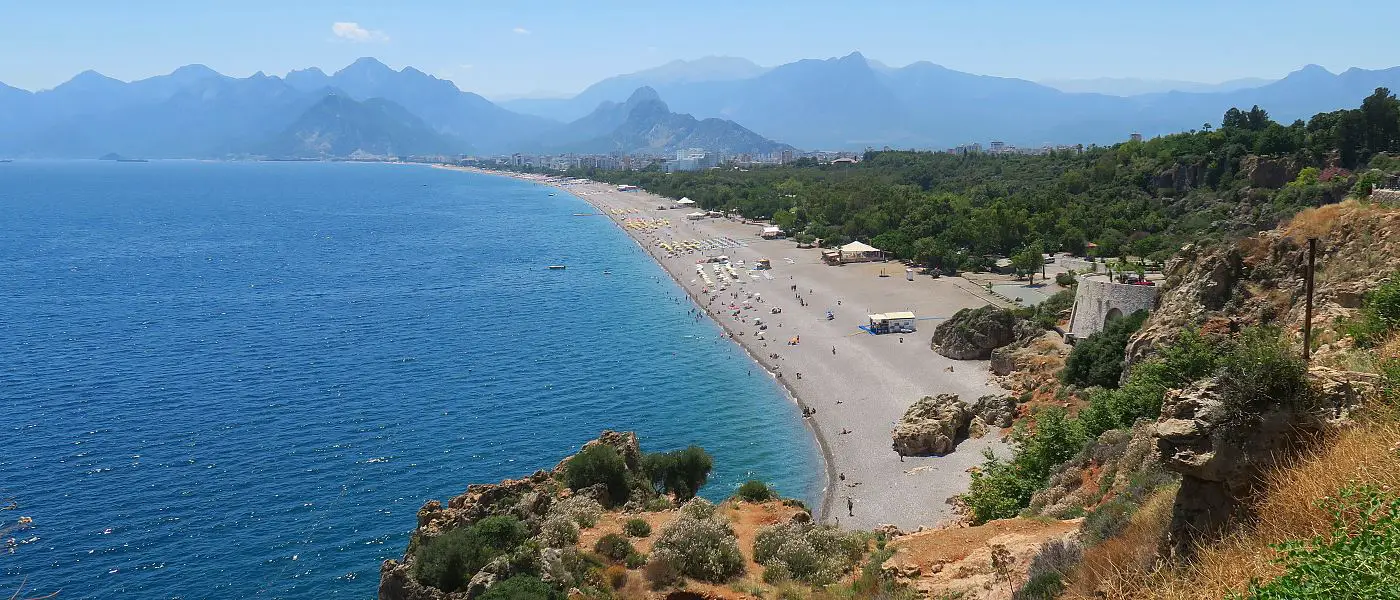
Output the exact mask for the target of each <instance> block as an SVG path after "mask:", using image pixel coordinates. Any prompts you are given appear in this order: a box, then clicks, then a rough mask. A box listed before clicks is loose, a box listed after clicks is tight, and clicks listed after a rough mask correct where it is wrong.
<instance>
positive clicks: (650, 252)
mask: <svg viewBox="0 0 1400 600" xmlns="http://www.w3.org/2000/svg"><path fill="white" fill-rule="evenodd" d="M437 168H440V169H446V170H457V171H466V172H469V173H476V174H479V175H492V176H497V177H509V178H511V179H516V180H519V181H526V182H530V183H534V184H537V185H543V186H545V187H550V188H554V189H559V190H561V191H564V192H566V193H568V194H569V195H570V196H573V197H574V198H576V199H578V200H580V201H582V202H583V203H585V204H587V205H589V206H591V207H593V209H594V210H597V211H599V212H600V213H602V214H601V216H605V217H607V219H608V221H609V222H611V223H612V224H613V226H614V227H616V228H618V230H620V231H621V232H622V234H623V235H624V236H626V237H627V239H628V240H631V242H632V243H634V244H636V245H637V247H638V248H640V249H641V250H642V251H643V252H645V253H646V255H647V256H648V257H649V258H650V259H651V260H652V262H653V263H655V264H656V266H657V267H660V268H661V271H662V272H664V273H666V275H667V276H668V277H670V278H671V281H672V282H674V283H675V284H676V287H678V288H680V289H681V291H683V292H685V295H686V297H687V298H690V301H691V303H692V304H694V305H695V307H696V308H697V309H699V310H702V311H704V313H705V316H706V318H708V319H710V321H711V322H713V323H714V324H715V325H718V326H719V328H720V330H721V331H723V332H724V333H725V337H726V339H728V340H729V341H730V343H732V344H734V345H735V346H738V347H739V349H741V350H743V351H744V354H745V355H747V356H748V357H749V360H752V361H753V362H754V363H755V364H757V365H758V366H759V367H762V368H763V370H764V371H765V372H766V373H767V374H768V376H769V377H770V378H772V379H773V380H774V381H776V382H777V383H778V385H779V386H780V387H781V388H782V389H783V393H784V394H786V395H787V397H788V398H789V399H790V400H792V401H793V402H794V403H796V404H797V407H798V409H799V410H801V411H803V413H804V414H806V412H807V410H809V409H810V408H811V407H810V406H808V405H807V403H806V402H804V401H803V400H802V396H800V395H799V394H798V393H797V390H795V389H793V387H792V386H791V385H788V382H787V381H785V380H784V379H783V378H782V377H779V376H774V374H773V373H774V371H775V370H776V368H777V365H774V364H772V363H770V362H769V361H767V360H765V359H764V358H762V357H760V356H759V355H758V354H757V353H755V352H754V351H753V350H752V349H751V348H749V347H748V346H746V345H744V344H742V343H739V341H738V339H737V337H736V333H737V332H735V331H734V330H733V328H731V327H730V326H729V325H727V324H726V323H725V322H724V320H723V319H720V318H719V316H718V315H716V314H715V313H714V311H713V310H712V309H711V308H710V307H708V306H706V305H705V304H704V303H703V302H702V299H701V298H700V297H699V294H698V292H697V291H696V290H694V289H692V288H691V287H689V286H687V285H686V282H684V281H682V280H681V278H680V276H679V275H677V274H676V273H675V272H674V271H673V270H672V269H668V268H667V267H666V265H665V263H663V262H662V260H661V257H660V256H657V255H656V249H655V248H654V247H648V246H647V245H646V244H643V243H642V240H640V239H638V238H637V236H634V235H632V234H631V232H629V231H627V228H626V227H624V226H623V224H622V223H620V222H619V221H618V219H616V218H614V215H610V214H607V209H606V208H605V207H603V206H600V205H599V204H598V203H595V202H592V201H589V200H588V198H586V197H583V196H579V195H578V194H575V193H573V192H571V191H569V190H568V189H565V188H563V187H561V186H557V185H551V184H549V183H546V182H544V181H538V180H535V179H531V178H528V177H515V176H512V175H511V174H509V173H504V172H500V171H489V170H486V169H477V168H472V167H447V166H437ZM815 419H816V417H815V416H813V417H809V418H805V419H803V420H802V421H803V426H804V427H806V429H807V431H809V432H811V433H812V436H813V437H814V438H815V439H816V441H817V449H818V454H819V455H820V457H821V461H822V471H823V472H824V473H825V476H826V483H825V484H824V485H823V486H822V494H821V504H820V506H819V507H818V510H817V511H816V513H817V514H818V515H819V517H818V519H819V520H820V521H822V522H826V521H827V520H828V519H829V517H830V511H831V505H832V499H833V496H834V494H835V490H836V486H837V473H836V467H835V464H834V463H835V458H834V455H833V454H832V451H831V445H830V443H828V442H827V440H826V436H825V435H823V434H822V431H821V429H819V428H818V427H816V425H815V424H814V421H815Z"/></svg>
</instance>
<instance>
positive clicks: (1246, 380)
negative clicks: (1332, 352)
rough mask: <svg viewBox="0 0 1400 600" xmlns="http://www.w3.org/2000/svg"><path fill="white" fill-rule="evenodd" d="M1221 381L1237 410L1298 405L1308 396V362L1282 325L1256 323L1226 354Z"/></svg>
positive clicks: (1228, 397)
mask: <svg viewBox="0 0 1400 600" xmlns="http://www.w3.org/2000/svg"><path fill="white" fill-rule="evenodd" d="M1220 385H1221V388H1222V390H1221V391H1222V392H1223V394H1224V395H1225V399H1226V400H1227V401H1228V402H1229V405H1230V407H1231V409H1232V410H1235V411H1244V412H1250V413H1253V412H1258V411H1260V410H1263V409H1265V408H1267V407H1270V406H1287V405H1295V404H1296V403H1299V402H1303V401H1306V400H1307V398H1308V382H1307V364H1306V363H1304V362H1303V358H1302V356H1301V355H1300V354H1299V353H1298V352H1296V351H1295V350H1294V349H1293V348H1291V347H1289V345H1288V343H1287V342H1286V341H1284V339H1283V338H1282V336H1281V335H1280V332H1279V330H1278V329H1275V328H1272V327H1252V328H1249V329H1245V330H1244V331H1242V332H1240V335H1239V337H1238V339H1237V340H1236V341H1235V343H1234V344H1233V346H1232V347H1231V348H1230V351H1229V352H1228V353H1226V354H1225V355H1224V356H1223V357H1222V359H1221V366H1220Z"/></svg>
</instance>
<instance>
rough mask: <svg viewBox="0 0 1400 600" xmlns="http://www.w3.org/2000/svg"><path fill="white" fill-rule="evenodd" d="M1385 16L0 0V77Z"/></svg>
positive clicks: (1212, 41) (1337, 6) (1001, 71)
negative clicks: (369, 58) (188, 66)
mask: <svg viewBox="0 0 1400 600" xmlns="http://www.w3.org/2000/svg"><path fill="white" fill-rule="evenodd" d="M206 5H211V6H212V5H218V6H219V8H207V7H206ZM1324 21H1325V22H1329V23H1331V24H1329V25H1325V26H1319V23H1320V22H1324ZM1395 23H1400V1H1396V0H1372V1H1361V0H1332V1H1330V2H1326V3H1319V2H1316V1H1311V2H1306V1H1302V0H1273V1H1259V0H1214V1H1206V0H1177V1H1170V0H1118V1H1109V0H1082V1H1077V0H1060V1H1052V0H1034V1H1032V0H1026V1H1022V2H1011V1H997V0H982V1H973V0H926V1H921V2H915V1H912V0H911V1H880V0H876V1H864V2H859V1H850V0H846V1H842V2H829V1H825V0H813V1H806V2H787V1H776V0H768V1H764V0H745V1H742V2H734V1H729V0H704V1H700V2H697V1H692V2H684V1H673V0H672V1H665V0H663V1H659V2H658V1H654V0H653V1H645V2H644V1H627V2H624V1H609V0H592V1H591V2H571V1H562V0H534V1H532V2H510V1H506V2H491V3H487V2H476V1H470V0H457V1H431V0H421V1H414V0H403V1H401V2H391V1H385V0H377V1H373V2H363V1H347V0H339V1H331V0H278V1H267V0H241V1H239V2H237V3H233V2H219V3H215V2H201V1H189V0H185V1H181V2H174V1H165V0H128V1H122V2H112V1H110V0H103V1H96V0H73V1H71V2H36V1H29V0H0V57H2V58H0V81H3V82H5V83H8V84H10V85H14V86H17V87H21V88H25V89H31V90H32V89H40V88H49V87H53V86H55V85H57V84H59V83H61V82H63V81H65V80H67V79H68V78H70V77H72V76H73V75H74V74H76V73H78V72H80V71H83V70H86V69H95V70H97V71H100V72H102V73H104V74H107V75H110V76H112V77H116V78H118V79H123V80H130V79H139V78H141V77H147V76H151V75H157V74H163V73H167V72H169V71H171V70H173V69H174V68H176V67H178V66H181V65H184V64H189V63H203V64H206V65H209V66H210V67H213V68H214V69H216V70H218V71H220V72H223V73H226V74H229V75H235V76H247V75H250V74H252V73H253V72H255V71H259V70H261V71H264V72H267V73H269V74H274V75H281V74H285V73H286V72H287V71H288V70H291V69H295V68H302V67H306V66H319V67H321V68H323V69H325V70H327V72H331V71H334V70H336V69H339V68H341V67H343V66H345V65H346V64H348V63H350V62H351V61H352V60H354V59H355V58H357V57H360V56H375V57H378V58H379V59H381V60H383V61H384V62H386V63H388V64H389V65H391V66H394V67H396V68H397V67H403V66H406V65H412V66H415V67H417V68H419V69H421V70H423V71H426V72H429V73H432V74H435V75H438V76H440V77H444V78H448V79H451V80H453V81H455V82H456V83H457V84H458V85H459V86H460V87H462V88H463V89H467V90H470V91H475V92H479V93H482V94H484V95H487V96H490V97H499V96H502V95H518V94H525V93H531V92H540V91H550V92H577V91H579V90H581V89H582V88H584V87H586V86H587V85H588V84H590V83H592V82H594V81H597V80H599V79H602V78H604V77H608V76H611V75H615V74H619V73H626V72H632V71H637V70H640V69H644V68H648V67H652V66H656V65H659V64H662V63H664V62H667V61H669V60H672V59H677V58H698V57H701V56H708V55H725V56H742V57H745V58H748V59H751V60H753V61H755V62H757V63H759V64H762V65H777V64H781V63H784V62H790V61H793V60H797V59H800V58H826V57H831V56H841V55H845V54H848V53H850V52H851V51H855V50H859V51H860V52H862V53H864V54H865V55H866V56H868V57H870V58H873V59H877V60H880V61H883V62H885V63H887V64H890V65H894V66H900V65H904V64H907V63H909V62H913V61H919V60H928V61H932V62H936V63H939V64H942V65H945V66H948V67H950V68H954V69H959V70H963V71H970V72H974V73H982V74H991V75H1004V76H1012V77H1021V78H1026V79H1033V80H1040V79H1051V78H1089V77H1141V78H1151V79H1185V80H1193V81H1204V82H1216V81H1222V80H1226V79H1232V78H1237V77H1248V76H1263V77H1278V76H1282V75H1284V74H1286V73H1287V72H1289V71H1291V70H1294V69H1296V68H1298V67H1300V66H1302V65H1304V64H1308V63H1316V64H1320V65H1322V66H1324V67H1327V68H1328V69H1331V70H1332V71H1334V72H1335V71H1340V70H1344V69H1346V68H1348V67H1353V66H1356V67H1362V68H1384V67H1391V66H1396V65H1400V36H1395V35H1392V34H1391V32H1390V31H1387V27H1386V25H1387V24H1390V25H1391V26H1393V25H1394V24H1395ZM336 24H340V25H338V26H337V25H336ZM1338 36H1342V38H1344V39H1341V38H1339V37H1338Z"/></svg>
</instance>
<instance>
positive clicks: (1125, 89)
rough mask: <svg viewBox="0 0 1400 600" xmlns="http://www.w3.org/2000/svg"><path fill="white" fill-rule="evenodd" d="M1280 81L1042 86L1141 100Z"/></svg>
mask: <svg viewBox="0 0 1400 600" xmlns="http://www.w3.org/2000/svg"><path fill="white" fill-rule="evenodd" d="M1274 81H1277V80H1276V79H1264V78H1262V77H1245V78H1241V79H1231V80H1229V81H1222V82H1220V83H1201V82H1198V81H1181V80H1176V79H1139V78H1136V77H1094V78H1090V79H1041V80H1040V81H1039V82H1038V83H1040V84H1041V85H1047V86H1050V87H1052V88H1055V89H1057V90H1060V91H1061V92H1071V93H1076V94H1108V95H1110V96H1141V95H1143V94H1161V93H1166V92H1205V93H1210V92H1233V91H1235V90H1245V89H1249V88H1256V87H1260V86H1263V85H1268V84H1270V83H1273V82H1274Z"/></svg>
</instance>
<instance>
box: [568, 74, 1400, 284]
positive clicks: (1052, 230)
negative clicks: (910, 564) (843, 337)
mask: <svg viewBox="0 0 1400 600" xmlns="http://www.w3.org/2000/svg"><path fill="white" fill-rule="evenodd" d="M1396 151H1400V101H1397V100H1396V98H1395V96H1394V95H1392V94H1391V93H1390V91H1389V90H1387V89H1385V88H1379V89H1377V90H1376V91H1375V93H1374V94H1373V95H1371V96H1369V97H1367V98H1365V99H1364V101H1363V102H1362V104H1361V107H1360V108H1357V109H1349V110H1339V111H1335V112H1330V113H1321V114H1318V115H1316V116H1314V117H1312V119H1310V120H1309V121H1307V122H1306V123H1305V122H1303V121H1301V120H1299V121H1296V122H1294V123H1292V124H1289V125H1284V124H1280V123H1277V122H1275V121H1273V120H1272V119H1270V118H1269V115H1268V113H1267V112H1266V111H1265V110H1263V109H1261V108H1259V107H1257V106H1256V107H1253V108H1252V109H1250V110H1240V109H1234V108H1232V109H1230V110H1229V111H1227V112H1226V113H1225V114H1224V118H1223V119H1222V122H1221V124H1220V126H1219V127H1212V126H1211V125H1210V124H1205V125H1203V126H1202V127H1201V129H1200V130H1193V131H1190V132H1186V133H1179V134H1174V135H1169V136H1164V137H1159V138H1154V139H1151V140H1146V141H1140V142H1138V141H1133V142H1125V143H1121V144H1118V145H1115V146H1112V147H1090V148H1086V149H1076V150H1070V151H1055V152H1050V153H1048V154H1043V155H986V154H968V155H954V154H948V153H937V152H915V151H871V152H867V153H866V154H865V156H864V160H862V161H860V162H859V163H857V164H855V165H827V164H817V163H816V162H815V161H812V160H810V159H804V160H800V161H797V162H796V163H794V164H790V165H784V166H773V167H757V168H752V169H738V168H729V167H724V168H718V169H710V170H706V171H697V172H680V173H670V174H668V173H663V172H660V171H658V170H647V171H598V170H578V171H574V172H571V173H570V174H571V175H574V176H579V177H588V178H592V179H597V180H600V181H608V182H612V183H629V184H635V185H639V186H641V187H643V188H644V189H646V190H648V191H651V192H654V193H657V194H661V195H664V196H670V197H674V198H679V197H682V196H688V197H690V198H692V199H694V200H696V201H697V202H699V204H700V206H702V207H704V208H707V209H711V210H724V211H736V212H738V213H739V214H742V215H744V216H747V217H752V218H761V219H772V220H774V221H775V222H776V223H777V224H778V225H780V226H782V227H783V228H784V230H786V231H788V232H789V233H791V234H793V235H794V236H796V237H798V238H799V239H802V238H821V239H822V240H824V244H826V245H830V244H837V243H843V242H846V241H850V240H857V239H858V240H862V241H868V242H869V243H871V244H873V245H875V246H878V247H880V248H882V249H885V250H888V251H892V252H894V253H895V254H896V255H897V256H899V257H901V258H908V259H913V260H915V261H917V262H920V263H923V264H926V265H929V266H933V267H939V268H943V269H947V270H955V269H959V268H966V267H968V266H970V263H972V262H979V261H980V260H981V257H982V256H985V255H993V254H995V255H1003V256H1011V255H1013V254H1016V253H1017V252H1018V251H1021V250H1023V249H1025V248H1028V247H1032V246H1033V245H1036V244H1039V247H1041V248H1043V249H1045V250H1046V251H1054V250H1067V251H1071V252H1075V253H1083V252H1085V251H1086V250H1091V251H1092V252H1091V253H1096V254H1098V255H1100V256H1106V257H1109V256H1127V255H1131V256H1137V257H1146V258H1149V259H1154V260H1162V259H1164V258H1165V257H1167V256H1169V255H1170V254H1171V253H1172V252H1173V251H1174V250H1175V249H1176V248H1178V247H1180V245H1181V244H1182V243H1184V242H1186V241H1188V240H1197V239H1201V238H1211V237H1222V236H1229V235H1234V234H1239V233H1245V232H1249V231H1254V230H1257V229H1259V228H1263V227H1270V226H1272V225H1273V224H1274V223H1276V222H1277V221H1278V220H1279V219H1281V218H1283V217H1286V216H1289V215H1291V214H1292V213H1294V212H1296V211H1298V210H1300V209H1302V208H1306V207H1309V206H1317V205H1321V204H1325V203H1329V202H1337V201H1339V200H1341V199H1342V198H1344V197H1345V196H1346V195H1347V194H1349V193H1357V194H1362V195H1364V194H1366V193H1369V191H1370V189H1371V184H1373V183H1379V182H1382V181H1383V180H1385V179H1386V178H1387V177H1391V176H1393V173H1395V172H1396V171H1400V160H1397V159H1394V158H1391V157H1390V156H1388V155H1387V154H1385V153H1386V152H1396ZM1091 244H1092V245H1091Z"/></svg>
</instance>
